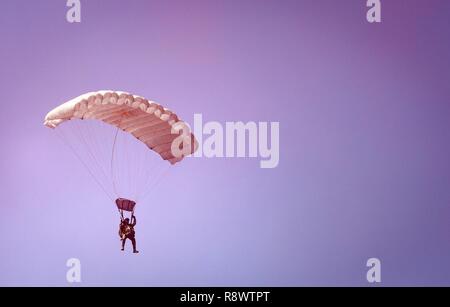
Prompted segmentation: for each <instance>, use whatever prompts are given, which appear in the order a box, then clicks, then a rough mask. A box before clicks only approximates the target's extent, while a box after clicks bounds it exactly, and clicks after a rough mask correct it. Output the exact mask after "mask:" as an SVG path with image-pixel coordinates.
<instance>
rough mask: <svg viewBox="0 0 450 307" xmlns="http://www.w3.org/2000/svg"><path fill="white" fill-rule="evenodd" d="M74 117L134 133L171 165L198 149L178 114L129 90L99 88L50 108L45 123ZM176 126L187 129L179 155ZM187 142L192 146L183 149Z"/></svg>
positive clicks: (54, 123)
mask: <svg viewBox="0 0 450 307" xmlns="http://www.w3.org/2000/svg"><path fill="white" fill-rule="evenodd" d="M71 119H95V120H100V121H103V122H105V123H107V124H110V125H113V126H116V127H118V128H120V129H121V130H123V131H125V132H128V133H130V134H132V135H133V136H134V137H136V138H137V139H138V140H140V141H141V142H143V143H144V144H146V145H147V146H148V147H149V148H150V149H151V150H153V151H155V152H157V153H158V154H159V155H160V156H161V158H163V159H164V160H167V161H169V162H170V163H171V164H175V163H177V162H179V161H181V160H182V159H183V158H184V156H186V155H190V154H192V153H194V151H195V150H196V148H197V142H196V140H195V137H194V136H193V134H192V133H190V130H189V128H188V127H187V126H186V124H185V123H184V122H183V121H180V120H179V119H178V116H177V115H176V114H175V113H173V112H172V111H170V110H168V109H166V108H164V107H163V106H161V105H159V104H157V103H155V102H152V101H149V100H147V99H145V98H143V97H140V96H135V95H132V94H129V93H126V92H119V91H99V92H91V93H87V94H84V95H81V96H79V97H77V98H74V99H72V100H70V101H68V102H66V103H63V104H62V105H60V106H59V107H57V108H55V109H53V110H52V111H50V112H49V113H48V114H47V116H46V117H45V122H44V125H45V126H47V127H49V128H56V127H58V126H59V125H60V124H61V123H63V122H65V121H68V120H71ZM172 129H175V130H176V131H180V129H183V130H184V131H183V132H184V133H183V134H184V135H185V139H184V142H183V143H181V144H180V150H182V151H183V154H182V155H179V156H175V155H174V154H173V153H172V150H171V146H172V143H173V141H174V140H175V139H176V138H177V137H179V136H180V135H179V134H178V133H173V131H172ZM186 131H188V132H186ZM186 144H187V145H188V146H189V148H185V149H183V146H186Z"/></svg>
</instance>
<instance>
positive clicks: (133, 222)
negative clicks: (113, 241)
mask: <svg viewBox="0 0 450 307" xmlns="http://www.w3.org/2000/svg"><path fill="white" fill-rule="evenodd" d="M125 226H126V224H125V223H124V222H122V225H121V226H120V227H121V228H122V227H125ZM128 226H129V227H130V230H131V231H130V233H129V234H127V235H126V236H125V238H124V239H122V250H123V249H125V242H126V240H127V239H128V240H130V241H131V244H133V251H134V252H135V251H136V239H135V237H134V236H135V232H134V226H136V217H135V216H133V217H131V224H128Z"/></svg>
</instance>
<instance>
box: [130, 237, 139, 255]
mask: <svg viewBox="0 0 450 307" xmlns="http://www.w3.org/2000/svg"><path fill="white" fill-rule="evenodd" d="M130 241H131V244H133V253H137V252H138V251H137V250H136V238H135V237H134V236H131V237H130Z"/></svg>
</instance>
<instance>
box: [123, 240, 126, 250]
mask: <svg viewBox="0 0 450 307" xmlns="http://www.w3.org/2000/svg"><path fill="white" fill-rule="evenodd" d="M126 240H127V238H123V239H122V250H124V249H125V241H126Z"/></svg>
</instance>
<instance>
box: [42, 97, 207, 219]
mask: <svg viewBox="0 0 450 307" xmlns="http://www.w3.org/2000/svg"><path fill="white" fill-rule="evenodd" d="M63 123H64V124H63ZM44 125H45V126H47V127H49V128H52V129H54V130H55V131H57V132H58V135H59V136H60V137H61V139H62V140H63V142H64V143H66V144H67V145H68V146H69V148H70V149H71V150H72V151H73V152H74V153H75V155H76V156H77V157H78V158H79V159H80V161H81V162H82V164H83V165H84V166H85V167H86V169H87V170H88V172H89V174H90V175H91V176H92V177H93V178H94V179H95V181H96V182H97V183H98V184H99V186H100V187H101V188H102V189H103V191H104V192H105V193H106V194H107V195H108V196H109V197H110V199H111V200H113V201H115V203H116V205H117V208H118V209H119V211H120V212H121V213H123V210H125V211H134V206H135V205H136V202H137V201H138V200H139V197H140V196H142V195H145V192H149V191H146V190H151V188H153V187H154V186H155V185H156V183H157V182H158V178H159V179H160V177H161V176H163V175H161V174H163V173H164V172H161V168H163V167H162V166H161V165H160V163H163V161H162V160H165V161H168V162H169V163H168V164H167V165H175V164H177V163H179V162H181V161H182V160H183V159H184V158H185V157H186V156H189V155H191V154H192V153H194V152H195V150H196V149H197V146H198V143H197V141H196V139H195V137H194V135H193V134H192V133H191V131H190V129H189V127H188V125H186V124H185V123H184V122H183V121H181V120H180V119H179V118H178V116H177V115H176V114H175V113H174V112H172V111H170V110H168V109H166V108H164V107H163V106H161V105H159V104H157V103H155V102H153V101H149V100H147V99H146V98H144V97H141V96H137V95H133V94H130V93H127V92H120V91H99V92H91V93H87V94H84V95H81V96H79V97H76V98H74V99H72V100H70V101H68V102H66V103H63V104H61V105H60V106H58V107H56V108H55V109H53V110H52V111H50V112H49V113H48V114H47V116H46V117H45V121H44ZM155 166H156V168H158V170H156V168H155Z"/></svg>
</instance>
